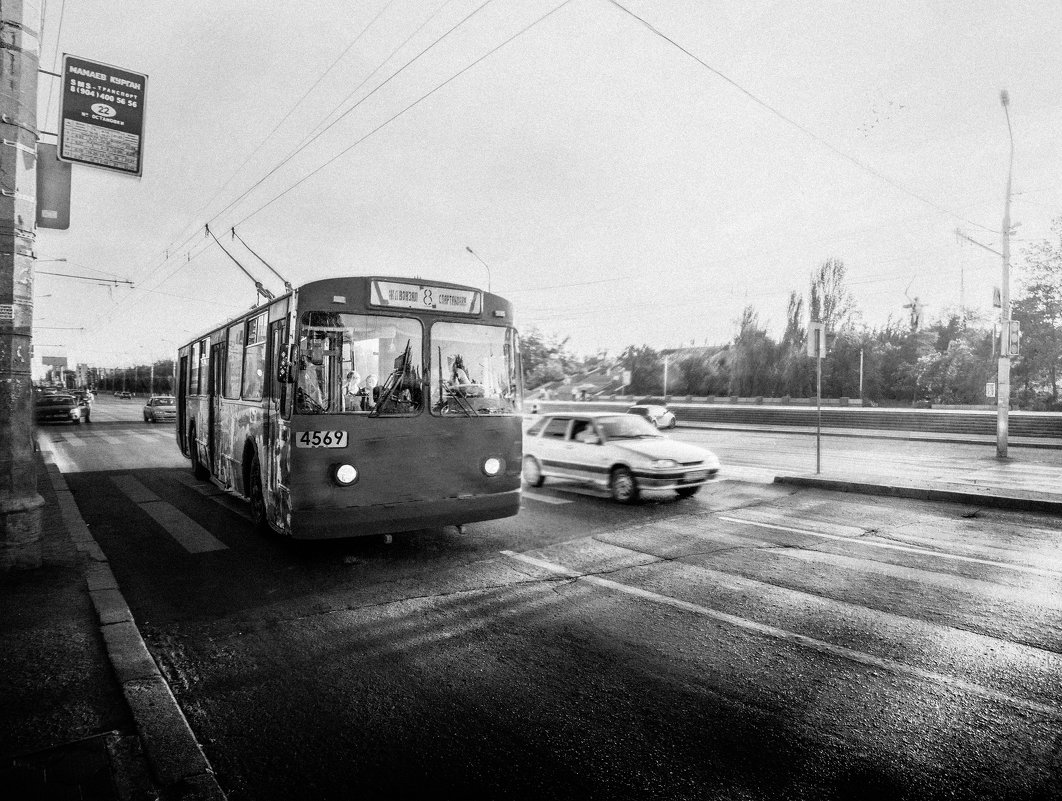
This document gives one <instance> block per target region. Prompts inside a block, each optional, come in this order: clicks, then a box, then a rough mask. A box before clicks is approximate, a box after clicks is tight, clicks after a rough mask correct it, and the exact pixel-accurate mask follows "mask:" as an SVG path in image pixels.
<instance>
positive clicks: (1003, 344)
mask: <svg viewBox="0 0 1062 801" xmlns="http://www.w3.org/2000/svg"><path fill="white" fill-rule="evenodd" d="M999 102H1000V103H1002V105H1003V114H1004V115H1005V116H1006V118H1007V134H1008V136H1009V137H1010V162H1009V164H1008V166H1007V195H1006V198H1005V200H1004V204H1003V253H1002V256H1003V283H1002V286H1001V287H1000V295H999V300H1000V304H999V305H1000V308H999V316H1000V329H1001V332H1002V335H1001V336H1000V341H999V372H998V376H997V384H998V386H997V398H996V457H997V458H999V459H1006V458H1007V428H1008V419H1007V415H1008V413H1009V411H1010V322H1011V321H1010V181H1011V174H1012V173H1013V171H1014V131H1013V130H1012V129H1011V127H1010V112H1009V111H1008V106H1009V105H1010V95H1008V94H1007V90H1006V89H1004V90H1003V91H1001V92H1000V93H999Z"/></svg>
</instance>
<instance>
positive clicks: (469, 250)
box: [465, 245, 490, 292]
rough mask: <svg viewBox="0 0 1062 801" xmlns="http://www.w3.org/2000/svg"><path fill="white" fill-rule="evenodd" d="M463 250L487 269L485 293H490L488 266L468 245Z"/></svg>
mask: <svg viewBox="0 0 1062 801" xmlns="http://www.w3.org/2000/svg"><path fill="white" fill-rule="evenodd" d="M465 250H467V251H468V252H469V253H471V254H472V255H473V256H475V257H476V260H477V261H478V262H479V263H480V264H482V265H483V266H484V267H486V268H487V291H488V292H490V265H488V264H487V262H485V261H483V259H481V258H480V257H479V254H478V253H476V251H474V250H472V248H470V247H469V246H468V245H465Z"/></svg>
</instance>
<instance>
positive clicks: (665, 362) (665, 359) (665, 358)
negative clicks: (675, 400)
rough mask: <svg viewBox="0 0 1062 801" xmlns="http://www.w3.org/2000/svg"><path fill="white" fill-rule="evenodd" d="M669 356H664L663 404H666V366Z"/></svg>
mask: <svg viewBox="0 0 1062 801" xmlns="http://www.w3.org/2000/svg"><path fill="white" fill-rule="evenodd" d="M669 360H670V356H666V355H665V356H664V402H665V403H667V365H668V361H669Z"/></svg>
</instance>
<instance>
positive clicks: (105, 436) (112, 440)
mask: <svg viewBox="0 0 1062 801" xmlns="http://www.w3.org/2000/svg"><path fill="white" fill-rule="evenodd" d="M96 436H97V437H99V438H100V439H102V440H103V441H104V442H106V443H107V444H108V445H124V444H125V443H124V442H123V441H122V440H120V439H118V437H114V436H111V435H110V434H97V435H96Z"/></svg>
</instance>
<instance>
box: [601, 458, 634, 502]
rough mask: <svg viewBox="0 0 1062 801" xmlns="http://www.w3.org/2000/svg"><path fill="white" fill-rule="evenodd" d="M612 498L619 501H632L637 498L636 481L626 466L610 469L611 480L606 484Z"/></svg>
mask: <svg viewBox="0 0 1062 801" xmlns="http://www.w3.org/2000/svg"><path fill="white" fill-rule="evenodd" d="M608 488H609V492H611V493H612V497H613V499H614V500H617V501H619V502H620V503H634V502H635V501H637V500H638V495H639V490H638V482H637V481H635V480H634V475H633V474H632V473H631V471H630V470H628V469H627V468H626V467H617V468H616V469H615V470H613V471H612V480H611V481H610V482H609V485H608Z"/></svg>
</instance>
